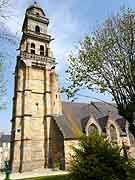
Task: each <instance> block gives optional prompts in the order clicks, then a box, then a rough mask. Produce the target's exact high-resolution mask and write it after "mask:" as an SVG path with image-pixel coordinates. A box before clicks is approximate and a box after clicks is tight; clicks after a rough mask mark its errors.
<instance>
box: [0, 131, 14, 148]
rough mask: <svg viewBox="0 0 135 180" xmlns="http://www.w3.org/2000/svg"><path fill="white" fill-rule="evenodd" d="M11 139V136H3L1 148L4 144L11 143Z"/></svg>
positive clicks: (0, 142)
mask: <svg viewBox="0 0 135 180" xmlns="http://www.w3.org/2000/svg"><path fill="white" fill-rule="evenodd" d="M10 138H11V135H9V134H3V135H2V136H1V138H0V147H1V146H2V144H3V143H10Z"/></svg>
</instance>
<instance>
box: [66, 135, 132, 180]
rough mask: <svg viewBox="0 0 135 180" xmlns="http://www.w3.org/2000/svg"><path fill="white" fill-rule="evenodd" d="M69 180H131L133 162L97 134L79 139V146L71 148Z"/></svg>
mask: <svg viewBox="0 0 135 180" xmlns="http://www.w3.org/2000/svg"><path fill="white" fill-rule="evenodd" d="M73 149H74V153H75V154H74V155H73V156H72V160H71V167H70V178H69V179H71V180H76V179H77V180H82V179H83V180H125V179H126V180H133V179H135V169H134V161H133V160H128V159H127V158H125V157H124V156H122V155H121V153H120V149H119V147H118V146H117V145H112V144H111V143H110V142H109V141H108V140H107V139H105V138H104V137H103V136H99V135H98V134H91V135H90V136H85V135H83V136H82V137H80V140H79V146H78V147H76V148H75V147H73Z"/></svg>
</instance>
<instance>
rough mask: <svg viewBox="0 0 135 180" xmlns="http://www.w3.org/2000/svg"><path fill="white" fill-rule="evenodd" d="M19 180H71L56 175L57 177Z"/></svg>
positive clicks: (64, 176)
mask: <svg viewBox="0 0 135 180" xmlns="http://www.w3.org/2000/svg"><path fill="white" fill-rule="evenodd" d="M19 180H69V179H68V175H56V176H45V177H34V178H25V179H19Z"/></svg>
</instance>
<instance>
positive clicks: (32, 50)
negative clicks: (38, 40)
mask: <svg viewBox="0 0 135 180" xmlns="http://www.w3.org/2000/svg"><path fill="white" fill-rule="evenodd" d="M31 54H35V44H34V43H31Z"/></svg>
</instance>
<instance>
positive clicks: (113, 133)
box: [110, 125, 117, 144]
mask: <svg viewBox="0 0 135 180" xmlns="http://www.w3.org/2000/svg"><path fill="white" fill-rule="evenodd" d="M110 138H111V141H112V143H114V144H117V132H116V128H115V127H114V126H113V125H111V126H110Z"/></svg>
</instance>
